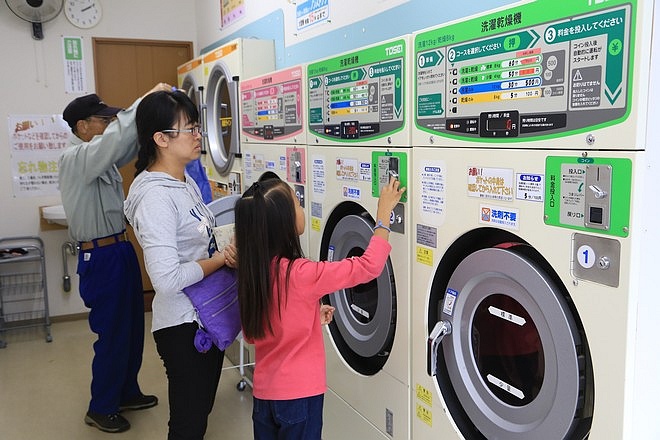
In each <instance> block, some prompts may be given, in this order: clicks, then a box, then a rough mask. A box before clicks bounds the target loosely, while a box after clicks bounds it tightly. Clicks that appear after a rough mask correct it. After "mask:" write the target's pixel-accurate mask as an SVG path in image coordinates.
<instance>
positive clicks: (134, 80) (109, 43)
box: [92, 38, 193, 311]
mask: <svg viewBox="0 0 660 440" xmlns="http://www.w3.org/2000/svg"><path fill="white" fill-rule="evenodd" d="M92 46H93V50H94V79H95V81H96V94H98V95H99V96H100V97H101V98H102V99H103V100H104V101H105V102H107V103H108V105H111V106H115V107H124V108H125V107H128V106H130V105H131V104H132V103H133V101H135V99H136V98H138V97H140V96H142V95H143V94H144V93H145V92H147V91H148V90H150V89H151V88H152V87H153V86H154V85H156V83H158V82H166V83H168V84H172V85H176V84H177V73H176V69H177V67H178V66H180V65H181V64H183V63H185V62H186V61H188V60H190V59H191V58H192V57H193V46H192V42H190V41H155V40H127V39H117V38H94V39H93V40H92ZM119 171H120V172H121V174H122V177H123V179H124V193H126V194H128V188H129V187H130V186H131V183H132V182H133V175H134V174H135V162H133V163H130V164H128V165H126V166H124V167H122V168H121V169H120V170H119ZM128 237H129V239H130V240H131V242H132V243H133V246H134V247H135V251H136V252H137V254H138V260H139V261H140V268H141V271H142V285H143V290H144V292H145V301H144V303H145V310H147V311H149V310H151V300H152V299H153V286H152V284H151V280H150V279H149V276H148V275H147V273H146V271H145V268H144V257H143V254H142V249H141V248H140V245H139V244H138V242H137V240H136V238H135V234H134V232H133V229H132V228H131V227H130V226H129V227H128Z"/></svg>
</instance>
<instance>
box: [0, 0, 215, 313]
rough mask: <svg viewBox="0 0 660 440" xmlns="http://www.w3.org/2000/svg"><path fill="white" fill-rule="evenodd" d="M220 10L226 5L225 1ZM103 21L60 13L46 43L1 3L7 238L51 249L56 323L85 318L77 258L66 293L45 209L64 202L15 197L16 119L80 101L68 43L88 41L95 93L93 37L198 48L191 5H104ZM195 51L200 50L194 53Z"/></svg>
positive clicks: (0, 110) (58, 236) (2, 199)
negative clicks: (67, 81) (11, 123)
mask: <svg viewBox="0 0 660 440" xmlns="http://www.w3.org/2000/svg"><path fill="white" fill-rule="evenodd" d="M218 3H219V2H218ZM101 4H102V6H103V19H102V20H101V22H100V23H99V24H98V25H97V26H96V27H94V28H92V29H88V30H81V29H78V28H76V27H74V26H73V25H71V24H70V23H69V21H68V20H67V19H66V17H65V16H64V13H61V14H60V15H59V16H58V17H56V18H55V19H54V20H52V21H50V22H47V23H44V24H43V30H44V39H43V40H41V41H36V40H33V39H32V27H31V25H30V24H29V23H27V22H25V21H22V20H21V19H19V18H18V17H16V16H15V15H14V14H13V13H12V12H11V11H10V10H9V8H8V7H7V5H6V3H5V2H4V1H3V2H0V29H2V39H1V42H0V59H2V76H1V78H2V82H1V83H0V97H1V98H0V237H7V236H23V235H39V236H41V238H42V239H43V240H44V242H45V247H46V261H47V262H46V267H47V277H48V291H49V302H50V314H51V316H58V315H68V314H75V313H80V312H84V311H86V308H85V307H84V305H83V304H82V301H81V300H80V296H79V295H78V290H77V288H78V280H77V276H76V275H75V271H76V265H77V263H76V259H75V257H72V256H69V258H68V265H69V274H70V275H71V279H72V285H73V288H72V290H71V292H69V293H66V292H64V291H63V289H62V282H61V281H62V259H61V245H62V243H63V242H65V241H66V240H68V233H67V231H66V230H58V231H41V230H40V227H39V211H38V207H39V206H43V205H54V204H59V203H60V202H61V201H60V198H59V196H48V197H44V196H42V197H25V198H14V197H13V190H12V181H11V168H10V153H9V144H8V143H9V135H8V128H7V122H6V121H7V118H8V116H9V115H24V114H27V115H33V114H36V115H43V114H61V113H62V110H63V109H64V107H65V106H66V104H67V103H68V102H69V101H70V100H71V99H73V98H75V97H76V96H78V95H67V94H66V93H65V92H64V67H63V60H62V39H61V37H62V36H82V37H83V40H84V48H83V52H84V54H85V59H86V74H87V84H88V88H89V90H90V92H93V91H94V70H93V59H92V46H91V39H92V37H108V38H136V39H149V40H180V41H192V42H193V44H195V43H196V23H195V13H194V11H193V10H192V9H191V8H190V9H189V10H186V8H187V7H188V8H189V6H188V5H189V2H188V1H185V0H140V1H135V0H103V1H101ZM195 47H196V46H195Z"/></svg>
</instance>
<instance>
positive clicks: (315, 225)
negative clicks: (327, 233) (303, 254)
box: [312, 217, 321, 232]
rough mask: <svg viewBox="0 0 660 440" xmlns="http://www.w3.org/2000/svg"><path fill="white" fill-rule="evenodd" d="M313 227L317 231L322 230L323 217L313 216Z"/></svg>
mask: <svg viewBox="0 0 660 440" xmlns="http://www.w3.org/2000/svg"><path fill="white" fill-rule="evenodd" d="M312 229H313V230H314V231H316V232H320V231H321V219H320V218H317V217H312Z"/></svg>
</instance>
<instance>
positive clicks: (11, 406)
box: [0, 314, 252, 440]
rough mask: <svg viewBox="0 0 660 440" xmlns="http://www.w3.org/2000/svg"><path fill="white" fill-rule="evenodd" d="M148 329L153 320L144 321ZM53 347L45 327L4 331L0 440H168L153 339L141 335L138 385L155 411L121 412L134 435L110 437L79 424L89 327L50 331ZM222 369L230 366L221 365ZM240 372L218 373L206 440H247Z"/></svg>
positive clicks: (79, 324) (77, 324)
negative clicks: (155, 402) (153, 400)
mask: <svg viewBox="0 0 660 440" xmlns="http://www.w3.org/2000/svg"><path fill="white" fill-rule="evenodd" d="M146 325H147V328H148V327H149V326H150V325H151V314H147V316H146ZM51 332H52V335H53V342H51V343H46V342H45V338H44V333H43V331H42V328H32V329H25V330H16V331H11V332H7V334H6V335H5V336H3V337H4V338H5V340H6V342H7V343H8V345H7V347H6V348H4V349H0V439H2V440H88V439H89V440H96V439H103V440H108V439H109V438H110V437H112V438H113V439H114V438H117V439H124V440H133V439H135V440H137V439H140V440H149V439H158V440H164V439H166V438H167V420H168V403H167V381H166V378H165V369H164V367H163V365H162V362H161V360H160V358H159V357H158V354H157V353H156V348H155V346H154V341H153V337H152V336H151V333H150V332H149V331H148V329H147V331H146V333H145V348H144V360H143V365H142V370H141V372H140V386H141V387H142V390H143V392H145V393H147V394H156V395H157V396H158V398H159V399H160V403H159V405H158V406H156V407H155V408H151V409H147V410H142V411H132V412H125V413H123V414H124V416H125V417H126V418H127V419H128V420H129V421H130V422H131V429H129V430H128V431H126V432H123V433H120V434H107V433H103V432H101V431H99V430H98V429H96V428H93V427H91V426H87V425H86V424H85V423H84V422H83V417H84V415H85V411H86V410H87V404H88V402H89V384H90V377H91V370H90V368H91V367H90V365H91V359H92V343H93V342H94V335H93V334H92V333H91V332H90V330H89V328H88V326H87V321H86V320H79V321H69V322H58V323H55V324H53V325H52V327H51ZM225 366H226V367H231V364H229V363H228V362H226V365H225ZM239 380H240V374H239V371H238V369H236V368H229V369H226V370H224V371H223V373H222V377H221V379H220V388H219V390H218V393H217V396H216V401H215V406H214V408H213V412H212V413H211V416H210V417H209V427H208V430H207V433H206V437H205V438H206V439H208V440H212V439H229V440H243V439H251V438H252V420H251V412H252V394H251V390H250V387H247V388H246V389H245V391H242V392H240V391H238V390H237V389H236V385H237V383H238V382H239Z"/></svg>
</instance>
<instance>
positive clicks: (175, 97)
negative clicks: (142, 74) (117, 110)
mask: <svg viewBox="0 0 660 440" xmlns="http://www.w3.org/2000/svg"><path fill="white" fill-rule="evenodd" d="M181 115H183V116H184V119H185V120H186V122H187V123H195V122H197V121H199V111H198V110H197V106H195V103H194V102H193V101H192V100H191V99H190V98H189V97H188V95H186V94H185V93H183V92H166V91H158V92H153V93H150V94H148V95H147V96H145V97H144V98H142V101H140V103H139V104H138V107H137V110H136V113H135V125H136V126H137V133H138V143H139V144H140V149H139V150H138V157H137V161H136V162H135V169H136V171H135V175H136V176H137V175H138V174H140V173H141V172H142V171H144V170H145V169H146V168H148V167H149V166H150V165H151V164H152V163H154V161H155V160H156V154H157V151H158V150H157V148H156V142H155V141H154V134H156V133H157V132H159V131H162V130H168V129H171V128H174V125H175V124H176V123H177V122H179V118H180V116H181ZM175 136H176V135H175Z"/></svg>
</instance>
